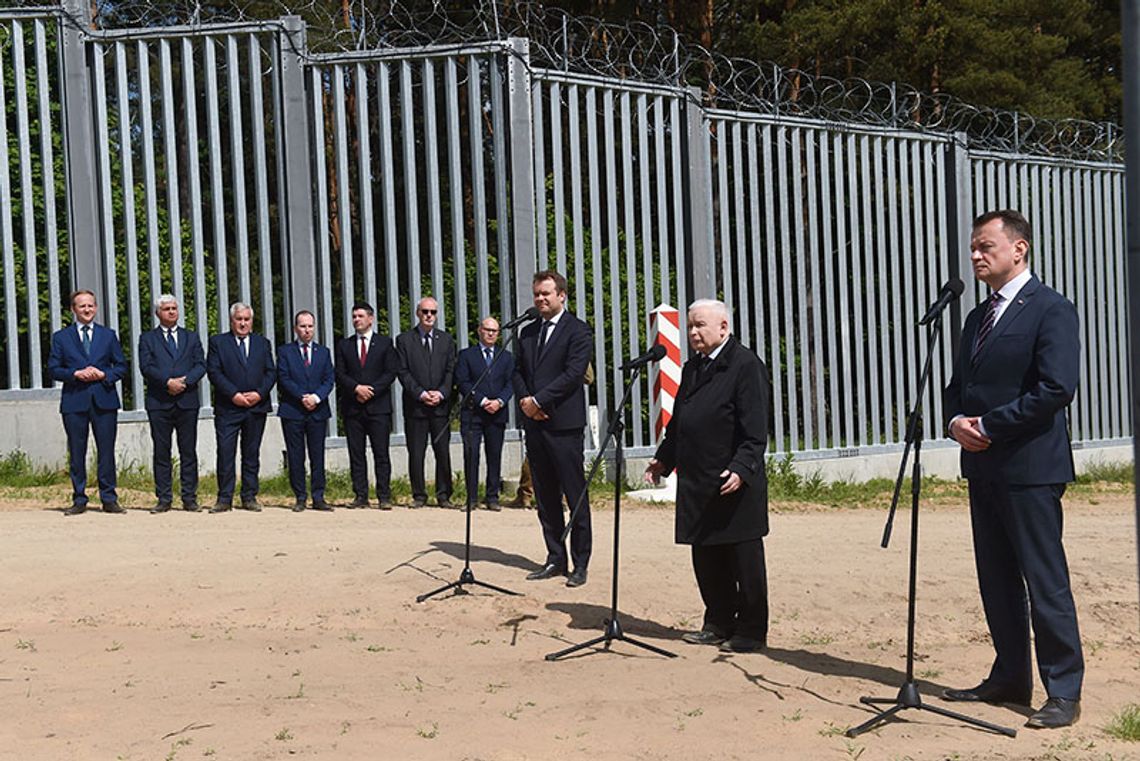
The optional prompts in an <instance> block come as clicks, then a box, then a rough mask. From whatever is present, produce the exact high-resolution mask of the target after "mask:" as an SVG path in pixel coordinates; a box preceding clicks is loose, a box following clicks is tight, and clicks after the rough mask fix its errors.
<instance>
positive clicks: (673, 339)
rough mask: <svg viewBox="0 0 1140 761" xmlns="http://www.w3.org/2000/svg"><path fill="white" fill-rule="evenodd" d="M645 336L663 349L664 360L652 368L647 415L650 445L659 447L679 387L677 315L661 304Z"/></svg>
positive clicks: (679, 341)
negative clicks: (649, 421) (649, 428)
mask: <svg viewBox="0 0 1140 761" xmlns="http://www.w3.org/2000/svg"><path fill="white" fill-rule="evenodd" d="M649 336H650V339H651V341H652V343H654V344H660V345H662V346H664V347H665V357H664V359H662V360H661V361H660V362H658V363H657V364H656V365H654V366H653V376H652V381H653V397H652V399H651V400H650V415H651V417H652V420H653V443H654V444H655V445H656V444H660V443H661V439H662V438H663V437H664V435H665V426H667V425H669V419H670V418H672V417H673V401H674V400H675V399H676V398H677V388H678V387H679V386H680V385H681V313H680V312H679V311H678V310H677V309H676V308H675V307H671V306H669V305H668V304H661V305H659V306H658V307H657V308H656V309H654V310H653V311H652V312H650V313H649Z"/></svg>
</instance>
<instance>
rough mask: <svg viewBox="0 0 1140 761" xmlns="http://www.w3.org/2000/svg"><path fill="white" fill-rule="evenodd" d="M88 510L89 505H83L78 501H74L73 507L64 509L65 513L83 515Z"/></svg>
mask: <svg viewBox="0 0 1140 761" xmlns="http://www.w3.org/2000/svg"><path fill="white" fill-rule="evenodd" d="M85 512H87V505H81V504H80V503H78V502H73V503H72V505H71V507H69V508H67V509H66V510H64V511H63V514H64V515H83V513H85Z"/></svg>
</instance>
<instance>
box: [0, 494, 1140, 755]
mask: <svg viewBox="0 0 1140 761" xmlns="http://www.w3.org/2000/svg"><path fill="white" fill-rule="evenodd" d="M140 504H141V503H140ZM1131 505H1132V502H1131V498H1130V497H1113V498H1111V499H1108V500H1104V499H1102V500H1100V501H1099V504H1088V503H1086V504H1080V503H1074V504H1070V505H1069V507H1068V512H1067V525H1066V530H1067V544H1068V549H1069V553H1070V554H1069V557H1070V564H1071V567H1072V571H1073V577H1074V586H1075V590H1076V598H1077V604H1078V607H1079V610H1080V622H1081V627H1082V633H1083V636H1084V641H1085V646H1086V650H1085V652H1086V658H1087V660H1088V673H1087V677H1086V683H1085V699H1084V702H1083V705H1084V717H1083V718H1082V720H1081V722H1080V723H1079V724H1078V725H1077V726H1076V727H1074V728H1072V729H1068V730H1060V731H1053V732H1042V731H1033V730H1027V729H1023V728H1022V726H1021V725H1022V723H1023V722H1024V718H1025V717H1024V713H1023V712H1018V711H1015V710H1012V709H1010V708H1006V707H1000V706H967V707H966V708H965V712H966V713H968V714H970V715H973V716H977V717H979V718H983V719H986V720H989V721H993V722H997V723H1000V724H1004V725H1008V726H1011V727H1016V728H1018V730H1019V731H1018V734H1017V737H1016V738H1015V739H1008V738H1005V737H1000V736H996V735H994V734H990V733H987V732H983V731H979V730H976V729H972V728H969V727H967V726H965V725H963V724H961V723H958V722H956V721H953V720H948V719H944V718H942V717H939V716H937V715H935V714H933V713H929V712H923V711H914V710H909V711H906V712H904V713H903V717H904V719H905V720H904V721H899V722H895V723H891V724H888V725H886V726H884V727H883V728H882V729H880V730H877V731H875V732H873V733H870V734H867V735H864V736H862V737H860V738H858V739H855V740H848V739H847V738H845V737H844V736H843V734H842V731H843V730H844V729H845V728H847V727H849V726H854V725H856V724H859V723H860V722H862V721H864V720H865V719H866V718H868V717H869V715H870V714H869V712H868V709H867V708H866V707H865V706H862V705H860V703H859V697H860V696H861V695H868V694H869V695H875V696H894V694H895V693H896V691H897V688H898V686H899V685H900V684H901V682H902V680H903V678H904V673H905V651H906V627H905V617H906V598H905V593H906V562H907V539H908V530H909V512H904V513H901V514H900V518H899V520H898V522H897V523H896V528H895V536H894V541H893V542H892V544H891V546H890V548H889V549H887V550H883V549H880V548H879V546H878V542H879V537H880V534H881V531H882V527H883V519H884V511H882V510H878V509H862V510H834V509H795V510H787V511H780V512H776V513H775V514H774V515H773V517H772V534H771V536H770V537H769V540H768V568H769V574H770V579H771V582H770V583H771V606H772V626H771V634H770V639H769V642H770V649H769V650H768V652H766V653H764V654H755V655H723V654H720V653H718V652H717V650H716V649H714V648H707V647H696V646H692V645H686V644H684V643H682V642H681V641H680V640H679V637H680V635H681V634H682V633H683V632H684V631H686V630H689V629H692V628H694V627H695V626H699V622H700V615H701V610H702V608H701V605H700V600H699V597H698V595H697V590H696V586H695V583H694V581H693V578H692V572H691V569H690V565H689V558H688V552H687V548H684V547H677V546H675V545H674V544H673V542H672V510H671V508H663V507H650V506H638V505H629V506H627V509H626V510H625V511H623V514H622V562H621V589H620V603H621V604H620V616H619V618H620V621H621V623H622V624H623V626H624V628H625V630H626V632H627V633H628V634H630V635H632V636H635V637H638V638H641V639H643V640H644V641H645V642H648V643H651V644H653V645H656V646H658V647H663V648H667V649H669V650H672V651H674V652H675V653H676V654H677V655H678V656H679V657H677V658H673V659H667V658H664V657H661V656H657V655H654V654H652V653H649V652H646V651H643V650H641V649H639V648H637V647H634V646H631V645H629V644H625V643H620V642H618V643H614V645H613V647H612V649H611V652H608V653H607V652H601V651H586V652H584V653H582V654H581V655H579V656H577V657H572V658H568V659H565V660H561V661H558V662H548V661H546V660H544V655H545V654H547V653H550V652H552V651H555V650H558V649H560V648H563V647H565V646H567V645H569V644H572V643H576V642H580V641H583V640H586V639H589V638H591V637H593V636H595V635H596V634H598V633H599V632H600V626H601V622H602V620H603V619H604V618H605V617H606V616H607V614H608V610H609V604H610V589H611V579H612V544H611V537H612V530H613V518H614V515H613V511H612V508H609V507H603V508H600V509H596V510H595V517H594V526H595V536H596V541H595V545H596V549H595V557H594V561H593V563H592V565H591V568H590V574H591V575H590V582H589V584H587V585H586V586H585V587H582V588H580V589H567V588H566V587H565V586H563V585H562V584H561V583H559V582H555V581H546V582H527V581H524V580H523V576H524V575H525V574H526V573H527V572H528V571H530V570H532V569H534V568H536V567H537V566H536V561H537V560H541V559H542V550H541V538H540V535H539V531H538V528H537V523H536V518H535V514H534V513H533V512H531V511H522V510H508V511H504V512H502V513H499V514H491V513H486V512H479V513H476V514H475V515H474V519H475V520H474V547H473V552H472V567H473V569H474V572H475V574H476V576H477V578H478V579H479V580H481V581H486V582H489V583H492V584H497V585H501V586H504V587H508V588H509V589H512V590H515V591H517V592H520V593H521V595H520V596H507V595H503V594H498V593H494V592H491V591H487V590H481V589H477V588H472V591H473V592H474V593H473V594H469V595H465V596H458V597H449V596H441V597H438V598H434V599H431V600H429V601H427V602H424V603H417V602H416V601H415V598H416V596H417V595H419V594H422V593H424V592H427V591H430V590H432V589H434V588H435V587H437V586H439V585H440V584H442V583H446V582H448V581H452V580H454V579H456V578H458V575H459V573H460V571H461V569H462V568H463V544H462V541H463V516H462V513H460V512H452V511H443V510H439V509H426V510H419V511H411V510H406V509H397V510H395V511H393V512H391V513H381V512H378V511H375V510H369V511H348V510H338V511H337V512H335V513H333V514H319V513H313V512H307V513H304V514H300V515H295V514H293V513H291V512H289V511H288V510H286V509H283V507H284V506H283V505H282V506H277V507H278V509H273V508H267V509H266V510H265V511H264V512H262V513H261V514H249V513H243V512H234V513H229V514H225V515H206V514H188V513H182V512H173V513H170V514H167V515H164V516H152V515H148V514H147V513H146V512H145V511H144V510H131V511H130V512H129V513H128V514H127V515H125V516H113V515H103V514H99V513H88V514H87V515H84V516H81V517H77V518H67V519H65V518H64V517H62V516H61V515H60V514H59V512H58V508H55V507H52V508H50V509H49V508H46V507H44V506H42V505H35V504H34V503H31V504H30V503H27V502H22V503H19V504H15V503H12V501H11V500H9V501H8V503H7V504H3V505H0V578H2V579H3V586H2V587H0V590H2V596H0V603H2V604H0V758H4V759H20V760H21V761H31V760H32V759H53V760H55V759H178V760H179V761H186V760H187V759H200V758H211V759H242V760H244V759H285V758H294V757H300V758H327V759H488V760H490V759H502V760H504V761H506V760H509V759H562V758H583V759H585V758H589V759H738V758H739V759H744V758H747V759H756V758H797V759H799V758H805V759H806V758H810V759H815V758H835V759H843V758H848V759H864V760H865V761H866V760H867V759H905V758H914V759H919V758H924V759H990V758H1000V759H1070V758H1071V759H1099V760H1102V761H1107V759H1110V758H1111V759H1124V758H1140V743H1131V744H1129V743H1124V742H1120V741H1116V740H1113V739H1111V738H1110V737H1108V736H1107V735H1106V734H1105V733H1104V731H1103V727H1104V725H1105V724H1106V723H1107V721H1108V720H1109V718H1110V717H1111V716H1112V714H1113V713H1115V712H1116V711H1118V710H1119V709H1120V708H1121V707H1122V706H1124V705H1125V704H1127V703H1129V702H1140V636H1138V621H1140V616H1138V610H1137V585H1136V554H1135V553H1136V550H1135V528H1134V525H1133V519H1132V507H1131ZM922 523H923V525H922V540H921V543H920V579H919V600H918V611H919V625H918V637H917V639H918V646H917V653H918V656H917V665H916V673H917V675H918V677H919V680H920V686H921V688H922V691H923V695H924V696H925V698H926V699H927V701H928V702H931V703H933V704H939V705H948V704H945V703H943V702H942V701H940V700H938V699H936V698H935V697H934V696H936V695H937V694H938V693H939V692H940V691H941V690H942V688H944V687H946V686H959V687H961V686H968V685H971V684H973V683H975V682H976V681H977V680H978V679H979V678H980V677H982V676H984V674H985V672H986V670H987V668H988V665H989V659H990V653H991V651H990V647H989V643H988V637H987V634H986V631H985V626H984V622H983V620H982V616H981V612H980V604H979V600H978V594H977V591H976V585H975V579H974V571H973V559H972V554H971V549H970V542H969V529H968V520H967V516H966V514H965V511H964V509H963V508H962V507H961V506H959V505H949V506H940V507H934V508H931V509H927V510H925V511H924V512H923V514H922ZM1043 699H1044V698H1043V695H1042V693H1041V688H1040V686H1039V685H1038V686H1037V692H1036V694H1035V701H1036V702H1040V701H1042V700H1043ZM949 707H954V708H961V706H958V705H955V706H949Z"/></svg>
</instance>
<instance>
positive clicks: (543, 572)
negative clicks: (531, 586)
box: [526, 563, 566, 581]
mask: <svg viewBox="0 0 1140 761" xmlns="http://www.w3.org/2000/svg"><path fill="white" fill-rule="evenodd" d="M565 575H566V569H565V568H559V567H558V566H556V565H554V564H553V563H547V564H546V565H544V566H543V567H542V568H541V569H539V570H537V571H534V572H532V573H528V574H527V575H526V580H527V581H542V580H543V579H553V578H554V577H556V576H565Z"/></svg>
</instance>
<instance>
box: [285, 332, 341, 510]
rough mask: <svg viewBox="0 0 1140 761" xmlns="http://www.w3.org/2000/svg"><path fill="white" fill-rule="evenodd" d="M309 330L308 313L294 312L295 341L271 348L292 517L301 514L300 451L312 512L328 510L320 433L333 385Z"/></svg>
mask: <svg viewBox="0 0 1140 761" xmlns="http://www.w3.org/2000/svg"><path fill="white" fill-rule="evenodd" d="M315 328H316V320H315V318H314V317H313V313H312V312H309V311H307V310H302V311H300V312H297V314H296V315H294V317H293V333H294V334H295V335H296V336H297V340H296V341H290V342H289V343H287V344H285V345H284V346H279V347H278V348H277V417H279V418H280V419H281V432H282V433H283V434H284V436H285V453H286V458H287V462H288V465H289V486H291V487H292V489H293V496H294V497H295V498H296V502H295V503H294V504H293V512H296V513H299V512H301V511H303V510H304V509H305V451H306V450H308V453H309V467H310V468H311V469H312V474H311V480H310V491H311V493H312V496H313V509H314V510H325V511H328V510H332V507H330V506H329V503H328V502H325V433H326V432H327V431H328V427H329V418H330V417H332V413H331V412H330V411H329V394H331V393H332V390H333V383H334V374H333V363H332V353H331V352H330V351H329V350H328V348H326V347H324V346H321V345H320V344H318V343H316V342H315V341H314V340H313V334H314V332H315Z"/></svg>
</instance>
